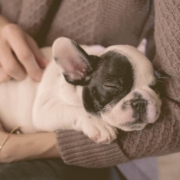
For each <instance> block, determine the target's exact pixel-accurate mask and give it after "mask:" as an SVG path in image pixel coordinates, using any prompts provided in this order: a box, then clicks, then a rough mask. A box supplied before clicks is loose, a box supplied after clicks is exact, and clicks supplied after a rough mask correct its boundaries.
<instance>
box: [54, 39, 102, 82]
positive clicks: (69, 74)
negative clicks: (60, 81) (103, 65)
mask: <svg viewBox="0 0 180 180" xmlns="http://www.w3.org/2000/svg"><path fill="white" fill-rule="evenodd" d="M53 57H54V59H55V60H56V62H57V63H58V64H59V65H60V66H61V67H62V69H63V74H64V77H65V79H66V81H67V82H69V83H71V84H74V85H85V84H86V83H87V82H88V81H89V80H90V78H91V74H92V72H93V70H94V68H95V66H96V64H97V62H98V60H99V59H100V58H99V57H97V56H93V55H88V54H87V53H86V52H85V51H84V50H83V49H82V48H81V47H80V46H79V45H78V44H77V43H76V42H74V41H72V40H70V39H68V38H65V37H61V38H58V39H57V40H56V41H55V42H54V43H53Z"/></svg>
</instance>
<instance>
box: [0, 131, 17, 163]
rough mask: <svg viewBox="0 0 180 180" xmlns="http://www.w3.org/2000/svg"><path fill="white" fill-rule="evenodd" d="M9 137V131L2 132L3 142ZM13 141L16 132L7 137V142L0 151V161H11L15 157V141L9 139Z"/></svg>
mask: <svg viewBox="0 0 180 180" xmlns="http://www.w3.org/2000/svg"><path fill="white" fill-rule="evenodd" d="M7 137H8V133H6V132H1V144H2V142H3V141H4V140H5V139H6V138H7ZM12 139H13V141H14V140H15V139H16V138H15V135H14V134H11V135H10V137H9V138H8V139H7V142H6V143H5V144H4V145H3V147H2V149H1V151H0V163H8V162H10V161H11V159H12V157H13V153H14V152H15V151H16V150H15V147H14V145H15V144H14V143H12V144H11V143H10V142H9V141H10V140H11V141H12Z"/></svg>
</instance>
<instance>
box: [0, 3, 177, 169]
mask: <svg viewBox="0 0 180 180" xmlns="http://www.w3.org/2000/svg"><path fill="white" fill-rule="evenodd" d="M0 6H1V13H2V14H3V15H4V16H6V17H7V18H8V19H9V20H11V21H12V22H14V23H18V24H19V25H20V26H21V27H23V28H24V29H25V30H26V31H27V32H28V33H30V34H31V35H32V36H33V37H34V38H35V39H36V40H37V41H38V43H39V44H40V45H51V44H52V42H53V40H54V39H55V38H57V37H59V36H67V37H70V38H72V39H74V40H76V41H77V42H78V43H83V44H102V45H104V46H109V45H112V44H131V45H134V46H136V45H137V44H138V43H139V41H140V39H141V38H142V37H144V36H145V37H147V39H148V40H149V42H153V37H152V32H153V26H154V21H153V19H154V16H153V15H154V14H153V12H154V9H153V1H151V0H137V1H134V0H126V1H124V0H62V1H55V0H54V1H53V0H28V1H27V0H8V1H6V0H0ZM12 9H13V10H12ZM155 43H156V56H155V59H154V61H153V62H154V65H155V67H156V68H157V69H162V70H164V71H165V72H166V73H167V74H169V75H170V76H171V79H170V80H168V81H167V82H166V84H165V88H166V90H167V95H168V96H169V97H171V98H172V99H174V100H176V101H177V102H173V101H170V100H168V99H167V98H164V99H163V107H162V115H161V117H160V118H159V120H158V121H157V122H156V123H155V124H153V125H149V126H148V127H147V128H145V129H144V130H143V131H140V132H122V131H121V132H120V133H119V136H118V140H117V141H116V142H114V143H112V144H110V145H98V144H95V143H93V142H92V141H91V140H90V139H88V138H87V137H86V136H84V135H83V134H82V133H79V132H75V131H60V130H59V131H57V142H58V144H59V150H60V154H61V156H62V158H63V160H64V161H65V162H66V163H68V164H73V165H79V166H84V167H106V166H112V165H115V164H118V163H123V162H126V161H129V160H132V159H136V158H141V157H146V156H156V155H163V154H167V153H173V152H177V151H180V106H179V105H178V102H180V78H179V73H180V70H179V67H180V60H179V58H180V1H179V0H156V1H155ZM148 50H149V51H150V52H152V50H153V46H152V43H149V44H148ZM151 54H152V53H151Z"/></svg>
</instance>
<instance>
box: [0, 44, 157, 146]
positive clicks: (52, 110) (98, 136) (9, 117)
mask: <svg viewBox="0 0 180 180" xmlns="http://www.w3.org/2000/svg"><path fill="white" fill-rule="evenodd" d="M82 47H83V48H85V50H86V51H87V52H88V53H90V54H93V48H94V52H97V48H98V51H102V50H104V48H103V47H101V46H94V47H87V46H82ZM109 50H115V51H117V52H120V53H122V54H124V55H126V56H127V57H128V58H129V60H130V62H131V64H132V66H133V68H134V69H135V74H134V75H135V78H136V83H135V84H134V87H133V90H134V91H137V90H141V91H142V87H143V85H144V83H145V84H147V83H148V82H152V81H153V78H154V77H153V76H152V71H153V68H152V65H151V64H150V62H149V61H148V60H146V59H145V57H144V56H143V55H142V54H141V53H139V52H137V50H136V49H135V48H133V47H130V46H112V47H109V48H107V49H105V50H104V51H103V52H102V53H105V52H107V51H109ZM51 51H52V50H51V48H44V49H42V52H43V53H44V55H45V56H46V57H47V58H48V59H52V55H51ZM102 53H100V54H102ZM100 54H99V55H100ZM134 57H135V58H134ZM144 59H145V60H144ZM145 68H146V73H144V69H145ZM144 91H146V90H144ZM148 91H150V90H149V89H148ZM146 94H148V93H147V91H146ZM81 95H82V87H80V86H73V85H71V84H69V83H67V82H66V80H65V79H64V76H63V75H62V69H61V68H60V66H59V65H58V64H57V63H55V61H54V60H51V61H50V63H49V65H48V67H47V68H46V70H45V71H44V75H43V78H42V81H41V82H40V83H36V82H34V81H32V80H31V79H30V78H29V77H27V78H26V79H25V80H23V81H21V82H15V81H9V82H6V83H2V84H1V85H0V120H1V123H2V125H3V127H4V128H5V129H6V130H7V131H10V130H12V129H13V128H14V127H16V126H20V129H21V131H22V132H23V133H34V132H40V131H55V130H57V129H74V130H78V131H83V132H84V134H86V135H87V136H88V137H89V138H91V139H92V140H94V141H96V142H99V143H109V142H111V141H112V140H114V139H115V138H116V129H115V128H114V127H111V126H109V125H108V124H110V125H114V126H115V127H119V124H121V123H122V122H121V119H122V118H121V117H119V118H120V122H117V118H114V117H113V113H116V107H115V108H113V109H112V110H111V111H109V112H108V115H102V118H103V120H104V121H102V120H101V119H99V118H97V117H95V116H92V115H90V114H88V113H87V112H86V111H85V109H84V107H83V104H82V97H81ZM130 96H131V95H130ZM130 96H127V97H125V98H130ZM145 96H146V95H145ZM148 96H152V97H153V98H154V96H155V95H154V94H153V92H150V93H149V95H148ZM156 100H157V99H156ZM157 101H158V100H157ZM121 102H123V101H121ZM121 102H119V103H121ZM118 105H119V104H117V106H118ZM159 106H160V105H159ZM151 110H152V109H151ZM151 110H149V111H151ZM117 115H118V116H120V114H119V113H117ZM121 115H122V117H123V116H125V118H124V121H126V119H128V118H130V113H129V114H127V116H126V114H121ZM104 116H106V117H105V118H104ZM109 116H111V118H112V122H113V123H112V122H109V121H110V119H109V118H108V117H109ZM107 118H108V120H106V119H107ZM105 121H106V122H105ZM115 121H116V122H115ZM117 124H118V126H117Z"/></svg>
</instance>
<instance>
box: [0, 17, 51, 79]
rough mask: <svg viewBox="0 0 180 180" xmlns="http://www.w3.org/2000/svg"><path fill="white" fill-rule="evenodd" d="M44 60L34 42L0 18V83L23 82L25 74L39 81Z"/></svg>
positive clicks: (17, 27)
mask: <svg viewBox="0 0 180 180" xmlns="http://www.w3.org/2000/svg"><path fill="white" fill-rule="evenodd" d="M47 64H48V60H46V59H45V58H44V57H43V55H42V53H41V51H40V50H39V48H38V46H37V44H36V42H35V41H34V40H33V39H32V38H31V37H30V36H29V35H28V34H27V33H25V32H24V31H23V30H22V29H21V28H20V27H19V26H17V25H16V24H12V23H9V22H7V21H6V20H5V19H4V18H3V17H1V16H0V82H4V81H8V80H10V79H11V78H13V79H15V80H23V79H24V78H25V77H26V73H27V74H28V75H29V76H30V77H31V78H32V79H33V80H35V81H40V80H41V77H42V69H41V68H44V67H46V65H47Z"/></svg>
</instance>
